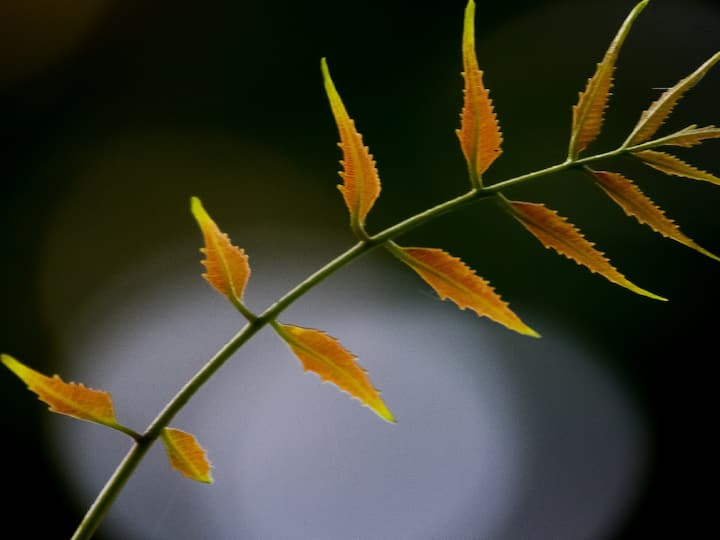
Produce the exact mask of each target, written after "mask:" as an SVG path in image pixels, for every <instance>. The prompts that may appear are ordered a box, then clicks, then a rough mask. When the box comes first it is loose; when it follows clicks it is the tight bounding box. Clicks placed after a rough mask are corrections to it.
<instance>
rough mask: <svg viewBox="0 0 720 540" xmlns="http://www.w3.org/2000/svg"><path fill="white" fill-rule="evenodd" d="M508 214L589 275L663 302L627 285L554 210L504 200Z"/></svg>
mask: <svg viewBox="0 0 720 540" xmlns="http://www.w3.org/2000/svg"><path fill="white" fill-rule="evenodd" d="M506 202H507V204H508V207H509V209H510V213H511V214H512V216H513V217H514V218H515V219H517V220H518V221H519V222H520V223H522V225H523V226H524V227H525V228H526V229H527V230H528V231H530V232H531V233H532V234H533V236H535V238H537V239H538V240H540V243H542V245H543V246H545V247H546V248H552V249H554V250H555V251H556V252H558V253H559V254H560V255H564V256H565V257H567V258H569V259H572V260H574V261H575V262H576V263H578V264H581V265H583V266H586V267H587V268H588V269H589V270H590V271H591V272H596V273H598V274H600V275H602V276H604V277H605V278H606V279H608V280H609V281H611V282H613V283H615V284H617V285H620V286H622V287H625V288H627V289H629V290H631V291H633V292H635V293H637V294H642V295H644V296H648V297H650V298H654V299H656V300H666V298H663V297H661V296H658V295H656V294H653V293H651V292H649V291H646V290H645V289H641V288H640V287H638V286H637V285H635V284H633V283H631V282H630V281H628V279H627V278H626V277H625V276H623V275H622V274H621V273H620V272H618V271H617V269H615V267H614V266H612V265H611V264H610V261H609V260H608V259H607V258H606V257H605V256H604V254H603V253H602V252H600V251H598V250H596V249H595V248H594V247H593V246H594V244H593V243H592V242H589V241H588V240H586V239H585V237H584V236H583V235H582V234H581V233H580V231H579V230H577V229H576V228H575V227H574V226H573V225H572V224H571V223H569V222H568V221H567V219H565V218H564V217H562V216H559V215H558V214H557V212H555V211H554V210H550V209H549V208H546V207H545V206H544V205H542V204H537V203H529V202H518V201H508V200H506Z"/></svg>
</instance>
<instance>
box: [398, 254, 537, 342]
mask: <svg viewBox="0 0 720 540" xmlns="http://www.w3.org/2000/svg"><path fill="white" fill-rule="evenodd" d="M388 248H389V249H390V250H391V252H392V253H393V254H394V255H395V256H396V257H397V258H398V259H400V260H401V261H402V262H404V263H405V264H407V265H408V266H409V267H410V268H412V269H413V270H414V271H415V272H416V273H417V274H418V275H419V276H420V277H421V278H422V279H423V280H425V282H426V283H427V284H428V285H430V286H431V287H432V288H433V289H434V290H435V292H436V293H437V294H438V296H440V298H441V299H443V300H445V299H450V300H452V301H453V302H454V303H455V304H456V305H457V306H458V307H459V308H460V309H465V308H470V309H472V310H473V311H474V312H475V313H477V314H478V315H479V316H480V317H488V318H489V319H492V320H493V321H495V322H497V323H500V324H502V325H503V326H505V327H507V328H509V329H510V330H514V331H515V332H518V333H520V334H524V335H526V336H532V337H540V335H539V334H538V333H537V332H535V330H533V329H532V328H530V327H529V326H527V325H526V324H525V323H524V322H522V321H521V320H520V318H519V317H518V316H517V315H516V314H515V313H514V312H513V311H512V310H510V308H509V307H508V304H507V303H506V302H505V301H503V300H502V299H501V298H500V296H498V294H497V293H496V292H495V290H494V289H493V288H492V287H491V286H490V284H489V283H488V282H487V281H485V280H484V279H483V278H481V277H480V276H478V275H477V274H476V273H475V271H474V270H473V269H472V268H470V267H468V266H467V265H466V264H465V263H464V262H462V261H461V260H460V259H458V258H457V257H453V256H452V255H450V254H449V253H447V252H445V251H443V250H441V249H434V248H421V247H409V248H407V247H400V246H398V245H396V244H390V245H389V246H388Z"/></svg>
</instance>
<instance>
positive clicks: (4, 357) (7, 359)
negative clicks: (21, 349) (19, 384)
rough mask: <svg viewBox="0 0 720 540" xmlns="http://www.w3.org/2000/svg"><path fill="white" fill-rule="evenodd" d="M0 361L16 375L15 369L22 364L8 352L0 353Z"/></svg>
mask: <svg viewBox="0 0 720 540" xmlns="http://www.w3.org/2000/svg"><path fill="white" fill-rule="evenodd" d="M0 361H1V362H2V363H3V365H4V366H5V367H6V368H8V369H9V370H10V371H12V372H13V373H15V374H16V375H17V371H18V370H19V369H20V368H21V367H22V364H21V363H20V362H18V361H17V360H16V359H15V358H13V357H12V356H10V355H9V354H5V353H2V354H0Z"/></svg>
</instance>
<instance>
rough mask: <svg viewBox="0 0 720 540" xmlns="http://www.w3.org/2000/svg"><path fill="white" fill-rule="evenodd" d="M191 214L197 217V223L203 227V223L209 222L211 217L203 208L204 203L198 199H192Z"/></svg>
mask: <svg viewBox="0 0 720 540" xmlns="http://www.w3.org/2000/svg"><path fill="white" fill-rule="evenodd" d="M190 212H191V213H192V215H193V216H194V217H195V219H196V220H197V222H198V223H199V224H201V225H202V223H203V222H205V221H207V220H208V218H209V216H208V213H207V212H206V211H205V208H204V207H203V204H202V201H201V200H200V199H199V198H198V197H195V196H193V197H190Z"/></svg>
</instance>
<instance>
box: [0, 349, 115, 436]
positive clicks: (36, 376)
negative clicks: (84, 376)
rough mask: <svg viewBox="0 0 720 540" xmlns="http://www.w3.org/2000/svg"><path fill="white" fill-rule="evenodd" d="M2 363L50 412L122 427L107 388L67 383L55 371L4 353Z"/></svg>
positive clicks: (112, 426) (113, 426)
mask: <svg viewBox="0 0 720 540" xmlns="http://www.w3.org/2000/svg"><path fill="white" fill-rule="evenodd" d="M2 363H3V364H5V366H6V367H7V368H8V369H9V370H10V371H12V372H13V373H14V374H15V375H17V376H18V377H19V378H20V379H21V380H22V381H23V382H24V383H25V384H26V385H27V387H28V388H29V389H30V390H31V391H32V392H34V393H35V394H37V396H38V398H39V399H40V401H42V402H44V403H46V404H47V405H48V406H49V410H50V411H51V412H55V413H59V414H65V415H67V416H72V417H73V418H78V419H80V420H87V421H88V422H95V423H96V424H103V425H105V426H109V427H111V428H114V429H121V426H120V425H119V424H118V423H117V420H116V419H115V411H114V409H113V403H112V397H111V396H110V394H109V393H108V392H104V391H101V390H93V389H92V388H88V387H86V386H84V385H82V384H79V383H72V382H71V383H66V382H63V380H62V379H60V377H59V376H57V375H54V376H53V377H47V376H46V375H43V374H42V373H39V372H37V371H35V370H34V369H31V368H29V367H27V366H26V365H24V364H23V363H21V362H19V361H18V360H16V359H15V358H13V357H12V356H9V355H7V354H3V355H2Z"/></svg>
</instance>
